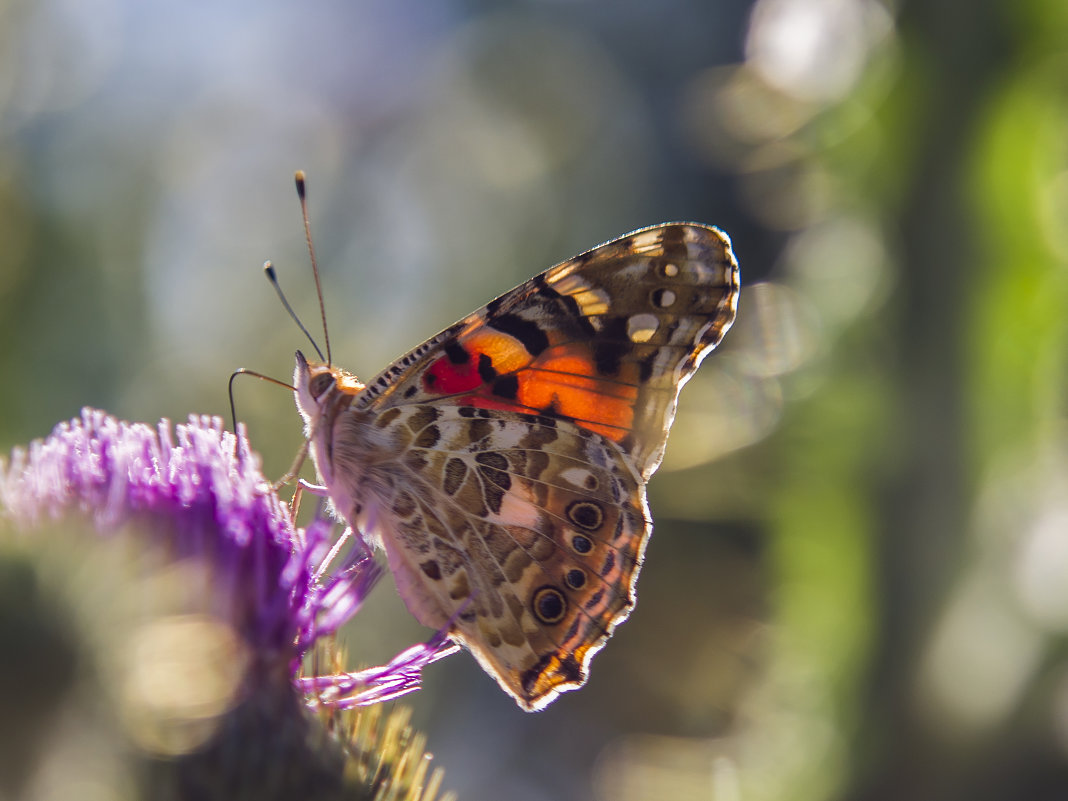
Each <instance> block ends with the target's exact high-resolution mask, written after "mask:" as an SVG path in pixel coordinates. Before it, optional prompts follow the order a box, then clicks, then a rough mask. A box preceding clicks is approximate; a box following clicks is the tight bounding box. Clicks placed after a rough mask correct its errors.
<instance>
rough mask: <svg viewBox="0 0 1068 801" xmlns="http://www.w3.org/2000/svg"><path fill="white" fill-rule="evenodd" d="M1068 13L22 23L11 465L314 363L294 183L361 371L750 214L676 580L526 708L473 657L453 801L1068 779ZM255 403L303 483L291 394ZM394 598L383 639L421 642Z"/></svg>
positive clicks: (470, 12) (490, 14) (215, 406)
mask: <svg viewBox="0 0 1068 801" xmlns="http://www.w3.org/2000/svg"><path fill="white" fill-rule="evenodd" d="M1065 9H1066V7H1065V5H1064V4H1063V3H1060V2H1055V1H1054V0H1025V2H1020V3H1009V2H1000V3H999V2H995V1H994V0H978V2H974V3H968V4H963V3H959V2H951V1H950V0H934V1H932V2H919V0H912V2H904V0H903V1H902V2H900V3H893V2H891V1H890V0H885V1H884V2H879V0H757V1H756V2H747V1H744V0H737V1H736V2H726V0H721V1H719V2H701V1H700V0H669V2H666V3H657V4H653V3H640V2H637V0H631V1H629V2H618V3H612V4H603V3H566V2H534V0H531V1H530V2H514V3H501V4H491V3H483V4H478V3H476V4H464V3H449V2H443V3H436V4H415V3H410V2H407V1H406V0H405V1H402V2H389V0H360V1H359V2H342V1H341V0H322V2H313V3H310V4H301V5H299V6H298V5H296V4H282V3H278V2H273V1H271V0H269V1H268V2H258V3H251V2H238V3H230V4H225V6H208V5H203V6H200V5H192V6H191V5H188V4H177V3H161V4H139V3H134V2H130V0H93V1H92V2H86V3H73V2H68V1H67V0H37V2H33V3H31V2H26V1H25V0H23V1H22V2H20V1H19V0H8V2H3V3H0V19H2V20H3V23H4V24H3V25H0V64H2V65H3V66H2V68H0V241H2V242H3V245H4V246H3V248H0V311H2V314H0V330H2V336H3V340H2V341H3V342H4V343H5V347H4V348H3V349H2V351H0V366H2V367H3V371H4V375H6V376H7V377H8V382H7V384H6V391H4V392H2V393H0V421H2V422H0V444H2V445H3V446H4V448H5V449H6V448H7V447H9V446H10V445H13V444H15V443H19V442H25V441H27V440H29V439H31V438H33V437H36V436H41V435H43V434H45V433H46V432H47V431H48V430H49V429H50V428H51V426H52V425H54V423H55V422H56V421H58V420H61V419H65V418H69V417H71V416H73V415H74V414H75V413H76V412H77V410H78V409H79V408H80V407H81V406H82V405H86V404H91V405H96V406H102V407H104V408H107V409H108V410H109V411H111V412H113V413H116V414H118V415H121V416H124V417H128V418H130V419H137V420H155V419H157V418H158V417H160V416H161V415H169V416H171V417H174V418H176V419H179V420H181V419H184V418H185V416H186V415H188V414H189V413H191V412H197V413H204V412H211V413H218V414H223V413H225V411H226V406H227V401H226V390H225V381H226V377H227V375H228V374H229V372H230V371H231V370H232V369H233V368H235V367H237V366H247V367H250V368H254V369H258V370H261V371H263V372H266V373H270V374H272V375H276V376H279V377H283V378H284V377H285V376H286V375H287V374H288V373H289V371H290V370H291V369H292V364H291V358H292V352H293V351H294V350H295V349H296V348H298V347H304V344H303V343H302V342H301V338H300V336H299V335H298V332H297V331H295V329H294V328H293V327H292V326H291V325H290V324H289V323H288V321H287V320H286V318H285V316H284V314H283V312H282V311H281V310H280V309H279V308H278V306H277V303H276V300H275V299H274V296H273V294H272V292H271V290H270V288H269V287H267V286H266V284H265V282H263V281H262V279H261V278H260V276H258V275H257V272H258V266H257V265H258V264H259V263H260V262H262V261H263V259H265V258H271V259H272V260H273V261H274V262H275V263H276V265H277V266H278V268H279V272H280V275H281V278H282V282H283V284H284V285H285V286H286V287H287V289H288V291H289V292H290V294H291V297H292V300H293V302H294V304H295V305H296V306H297V307H298V308H299V309H301V310H302V313H303V314H304V315H305V317H306V318H307V320H308V322H309V325H312V327H313V328H314V325H313V323H314V321H315V309H314V305H313V303H314V302H313V297H312V288H311V282H310V281H309V280H308V276H307V270H306V267H305V264H306V257H305V255H304V253H303V238H302V234H301V230H300V220H299V217H298V215H297V211H296V202H295V199H294V198H293V195H292V189H291V183H290V182H291V175H292V171H293V170H294V169H296V168H303V169H305V170H306V171H307V172H308V175H309V181H310V198H311V211H312V220H313V227H314V229H315V232H316V237H317V248H318V252H319V256H320V259H321V262H322V265H323V272H324V281H325V284H326V288H327V312H328V315H329V319H330V322H331V331H332V334H333V345H334V353H335V356H336V358H337V359H338V360H339V361H340V362H341V363H342V364H344V365H345V366H346V367H348V368H349V369H353V370H355V371H356V372H357V373H358V374H360V375H361V376H362V377H364V378H369V377H370V376H371V375H372V374H373V373H374V372H376V371H377V370H378V369H381V368H382V367H383V366H385V365H386V364H387V363H388V362H389V360H390V359H392V358H394V357H396V356H397V354H399V353H401V352H403V351H405V350H406V349H408V348H410V347H412V346H414V345H415V344H417V343H418V342H420V341H421V340H422V339H424V338H426V337H427V336H429V335H431V334H433V333H434V332H435V331H437V330H439V329H440V328H442V327H443V326H445V325H446V324H448V323H450V322H451V321H453V320H454V319H457V318H459V317H460V316H462V315H463V314H465V313H467V312H468V311H470V310H471V309H473V308H475V307H477V306H478V305H480V304H482V303H484V302H485V301H486V300H488V299H489V298H490V297H493V296H494V295H496V294H498V293H499V292H501V291H504V290H506V289H508V288H509V287H511V286H513V285H514V284H516V283H518V282H519V281H521V280H523V279H525V278H527V277H529V276H530V275H532V274H534V273H535V272H537V271H539V270H541V269H543V268H544V267H546V266H548V265H550V264H552V263H554V262H556V261H559V260H561V259H563V258H566V257H568V256H570V255H572V254H574V253H577V252H579V251H581V250H584V249H586V248H588V247H590V246H592V245H594V244H595V243H597V242H600V241H603V240H606V239H608V238H610V237H613V236H615V235H618V234H620V233H623V232H624V231H627V230H630V229H632V228H636V227H639V226H641V225H646V224H651V223H654V222H658V221H662V220H668V219H683V218H686V219H697V220H701V221H704V222H710V223H713V224H717V225H720V226H722V227H723V228H724V229H726V230H727V231H728V232H729V233H730V234H731V236H732V238H733V240H734V246H735V250H736V252H737V253H738V255H739V259H740V262H741V265H742V276H743V282H744V288H743V294H742V299H741V309H740V315H739V320H738V323H737V325H736V327H735V329H734V330H733V331H732V332H731V333H730V334H729V335H728V337H727V340H726V342H725V344H724V346H723V348H722V349H721V351H720V352H718V353H716V354H713V356H712V357H710V358H709V360H708V361H707V362H706V363H705V366H704V367H703V368H702V371H701V373H700V374H699V375H698V376H697V377H696V378H695V379H694V381H692V382H691V384H690V385H689V386H688V387H687V388H686V390H685V391H684V392H683V395H682V403H681V407H680V412H679V418H678V420H677V421H676V427H675V433H674V436H673V438H672V441H671V444H670V445H669V448H668V455H667V460H666V462H665V464H664V466H663V468H662V470H661V472H660V473H659V474H658V475H657V477H656V478H655V479H654V481H653V483H652V485H651V488H650V495H651V499H650V500H651V506H652V509H653V513H654V516H655V518H656V520H657V529H656V534H655V536H654V538H653V540H652V543H651V546H650V549H649V552H648V563H647V565H646V568H645V570H644V572H643V576H642V579H641V582H640V597H641V602H640V603H639V605H638V608H637V610H636V612H635V614H634V616H633V618H632V619H631V621H629V622H628V623H627V624H626V625H625V626H623V627H622V628H621V629H620V631H619V632H618V633H617V635H616V636H615V637H614V638H613V640H612V642H611V643H610V644H609V646H608V647H607V648H606V649H605V650H604V652H603V653H602V654H601V655H600V656H599V657H598V658H597V660H596V661H595V663H594V666H593V671H592V679H591V681H590V683H589V685H588V686H587V687H586V688H584V689H583V690H582V691H580V692H578V693H574V694H571V695H568V696H565V697H563V698H562V699H561V700H559V701H558V702H556V703H555V704H554V705H553V706H552V707H550V708H549V709H548V710H547V711H545V712H544V713H540V714H538V715H535V716H529V715H524V714H522V713H520V712H518V711H517V710H516V709H515V707H514V705H513V704H512V702H511V701H510V700H509V699H507V698H505V697H503V696H502V694H500V693H499V692H498V690H497V689H496V688H495V687H494V686H493V684H492V682H491V681H489V680H488V679H487V678H486V677H484V676H483V675H482V674H481V673H480V671H479V670H478V668H477V667H476V666H475V665H474V662H473V660H471V659H469V658H467V657H466V656H458V657H455V658H453V659H451V660H448V661H447V662H446V663H443V664H441V665H436V666H435V668H434V669H433V670H432V671H431V675H430V676H429V677H428V684H427V687H426V689H425V690H424V691H423V692H421V693H420V694H418V696H416V697H415V701H414V704H415V707H416V711H415V722H416V726H417V727H418V728H421V729H423V730H425V731H426V732H427V733H428V736H429V748H430V749H431V750H433V751H434V752H435V755H436V761H435V763H436V764H441V765H443V766H445V768H446V777H447V778H446V786H447V787H449V788H451V789H454V790H456V791H457V792H458V795H459V796H460V797H461V798H465V799H472V800H477V799H498V798H508V799H516V801H526V800H527V799H543V798H552V799H589V798H598V799H609V798H611V799H624V800H625V801H630V800H631V799H635V800H636V799H660V798H674V799H686V798H709V797H712V798H715V799H735V798H747V799H778V798H790V799H795V800H796V799H801V800H802V801H803V800H804V799H828V798H850V799H864V801H868V799H884V798H885V799H897V798H909V799H969V801H974V800H975V799H1016V798H1029V799H1036V798H1059V797H1063V796H1064V792H1065V788H1066V787H1068V757H1066V754H1068V670H1066V668H1068V662H1066V659H1065V647H1064V645H1065V629H1066V626H1068V500H1066V499H1068V492H1066V491H1065V482H1066V479H1068V463H1066V459H1065V440H1066V432H1065V413H1066V408H1065V397H1066V395H1065V380H1066V375H1065V371H1066V366H1068V352H1066V347H1068V342H1066V333H1068V331H1066V327H1068V324H1066V319H1068V316H1066V315H1065V314H1064V312H1063V310H1064V309H1065V308H1068V277H1066V276H1068V273H1066V265H1068V137H1066V136H1065V132H1066V131H1068V11H1066V10H1065ZM16 379H17V380H16ZM237 402H238V410H239V415H240V416H241V418H242V419H244V420H246V421H248V424H249V427H250V432H251V437H252V440H253V443H254V444H255V445H256V446H257V447H258V448H259V449H261V450H262V452H263V453H264V456H265V460H266V464H267V472H268V473H269V474H276V475H277V474H281V473H283V472H284V471H285V469H286V467H287V466H288V463H289V461H290V459H291V458H292V454H293V453H294V452H295V451H296V449H297V447H298V446H299V441H300V439H299V438H300V428H299V425H298V422H297V417H296V415H295V414H294V413H293V411H292V409H291V406H290V405H289V404H290V399H289V398H288V397H287V396H286V395H285V393H284V392H279V391H277V390H275V389H273V388H271V387H269V386H267V385H262V386H260V385H257V384H256V383H255V382H252V381H249V382H247V383H245V384H240V383H239V385H238V392H237ZM378 596H379V597H377V598H375V599H374V603H372V604H371V606H370V608H369V609H368V610H367V611H366V613H361V620H360V621H358V624H357V626H356V627H355V629H354V630H353V632H352V633H351V638H350V643H349V649H350V651H351V652H352V654H353V656H354V658H355V659H359V660H361V661H364V662H370V663H373V662H381V661H384V660H385V659H388V658H389V656H390V655H391V654H392V653H395V652H396V651H398V650H400V649H401V648H403V647H405V646H406V645H408V644H410V643H411V642H414V641H416V640H418V639H422V638H423V637H424V636H425V634H424V632H423V631H422V630H421V629H420V628H419V627H418V626H416V625H415V624H414V623H413V622H412V621H411V620H410V618H409V617H408V616H407V614H406V613H405V611H404V610H403V607H402V605H401V604H400V602H399V600H398V599H396V598H395V597H392V596H391V594H390V592H389V591H388V590H383V591H382V592H380V593H378ZM5 619H6V618H5ZM0 641H5V638H0ZM12 657H13V658H17V655H8V654H5V661H7V660H8V659H9V658H12Z"/></svg>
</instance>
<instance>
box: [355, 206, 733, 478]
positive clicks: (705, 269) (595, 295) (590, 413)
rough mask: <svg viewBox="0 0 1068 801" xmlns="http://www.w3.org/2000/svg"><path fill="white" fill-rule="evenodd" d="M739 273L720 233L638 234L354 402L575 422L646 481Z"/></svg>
mask: <svg viewBox="0 0 1068 801" xmlns="http://www.w3.org/2000/svg"><path fill="white" fill-rule="evenodd" d="M738 291H739V276H738V264H737V262H736V261H735V258H734V254H733V253H732V252H731V247H730V241H729V240H728V239H727V236H726V235H725V234H724V233H723V232H721V231H720V230H719V229H717V228H713V227H711V226H706V225H698V224H695V223H668V224H665V225H658V226H653V227H651V228H644V229H642V230H639V231H635V232H633V233H631V234H627V235H626V236H623V237H620V238H619V239H615V240H613V241H611V242H608V243H606V244H604V245H601V246H600V247H597V248H594V249H593V250H590V251H588V252H586V253H583V254H582V255H580V256H576V257H575V258H573V259H570V260H568V261H565V262H563V263H561V264H558V265H557V266H555V267H553V268H551V269H549V270H547V271H546V272H544V273H542V274H541V275H538V276H536V277H535V278H532V279H531V280H530V281H527V282H526V283H525V284H523V285H521V286H519V287H517V288H516V289H513V290H512V291H511V292H508V293H506V294H504V295H502V296H501V297H499V298H497V299H496V300H494V301H492V302H491V303H489V304H488V305H487V306H485V307H484V308H482V309H480V310H478V311H476V312H474V313H473V314H471V315H469V316H468V317H466V318H465V319H463V320H461V321H460V322H458V323H456V324H455V325H452V326H450V327H449V328H447V329H445V330H444V331H442V332H441V333H440V334H438V335H437V336H435V337H433V338H432V339H430V340H429V341H428V342H426V343H424V344H423V345H421V346H419V347H418V348H416V349H415V350H414V351H412V352H411V353H408V354H407V355H405V356H404V357H402V358H401V359H398V360H397V361H396V362H395V363H394V364H393V365H392V366H390V367H389V368H387V369H386V370H385V371H383V372H382V373H381V374H380V375H378V376H377V377H376V378H375V379H373V380H372V381H371V382H370V383H369V384H368V385H367V389H366V390H365V391H364V392H362V393H361V395H360V397H359V398H358V399H357V400H356V405H357V406H358V407H359V408H367V409H371V408H373V409H376V410H384V409H388V408H391V407H394V406H403V405H405V404H413V403H427V402H435V403H440V404H451V405H456V406H474V407H476V408H482V409H495V410H505V411H517V412H525V413H530V414H539V415H544V416H549V417H553V418H556V419H560V420H570V421H573V422H574V423H575V424H576V425H578V426H580V427H582V428H585V429H586V430H588V431H593V432H596V433H598V434H601V435H602V436H604V437H606V438H607V439H609V440H611V441H612V442H615V443H616V444H617V445H619V446H620V447H621V448H622V449H623V450H624V451H625V452H626V453H627V454H628V455H629V456H630V458H631V459H632V460H633V461H634V463H635V465H637V467H638V470H639V473H640V475H641V477H642V478H643V479H645V480H648V478H649V476H651V475H652V473H653V472H654V471H655V470H656V468H657V467H658V466H659V464H660V460H661V458H662V457H663V452H664V443H665V441H666V439H667V431H668V428H669V426H670V425H671V421H672V420H673V419H674V416H675V407H676V403H677V400H678V394H679V390H680V389H681V388H682V385H683V384H685V383H686V381H688V380H689V378H690V376H692V375H693V373H694V371H695V370H696V369H697V367H698V365H700V363H701V360H702V359H703V358H704V356H705V355H706V354H707V353H708V352H709V351H710V350H712V348H714V347H715V346H716V345H718V344H719V342H720V340H721V339H722V338H723V335H724V334H725V333H726V332H727V329H728V328H730V326H731V323H732V322H733V321H734V315H735V312H736V309H737V303H738Z"/></svg>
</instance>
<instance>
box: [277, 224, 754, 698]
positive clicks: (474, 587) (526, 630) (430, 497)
mask: <svg viewBox="0 0 1068 801" xmlns="http://www.w3.org/2000/svg"><path fill="white" fill-rule="evenodd" d="M738 282H739V278H738V267H737V264H736V262H735V260H734V256H733V254H732V253H731V249H730V243H729V241H728V240H727V238H726V236H725V235H724V234H722V233H721V232H720V231H719V230H717V229H715V228H711V227H709V226H703V225H697V224H690V223H673V224H666V225H661V226H655V227H652V228H646V229H643V230H640V231H636V232H634V233H632V234H628V235H627V236H624V237H621V238H620V239H617V240H614V241H612V242H609V243H607V244H605V245H601V246H600V247H598V248H594V249H593V250H591V251H589V252H587V253H584V254H582V255H580V256H577V257H575V258H574V259H571V260H569V261H566V262H563V263H562V264H559V265H557V266H556V267H553V268H551V269H550V270H547V271H546V272H544V273H542V274H541V275H539V276H537V277H535V278H533V279H532V280H530V281H528V282H527V283H525V284H523V285H522V286H520V287H518V288H516V289H514V290H512V291H511V292H508V293H506V294H504V295H502V296H501V297H499V298H498V299H496V300H494V301H493V302H491V303H489V304H488V305H487V306H485V307H484V308H482V309H480V310H479V311H477V312H475V313H474V314H472V315H470V316H469V317H467V318H465V319H464V320H462V321H460V322H459V323H456V324H455V325H453V326H450V327H449V328H447V329H446V330H445V331H443V332H442V333H440V334H438V335H437V336H436V337H433V338H432V339H430V340H429V341H428V342H426V343H424V344H423V345H421V346H419V347H418V348H416V349H415V350H414V351H412V352H410V353H409V354H407V355H406V356H404V357H402V358H401V359H399V360H398V361H397V362H395V363H394V364H393V365H392V366H390V367H389V368H388V369H387V370H385V371H384V372H383V373H382V374H380V375H379V376H377V377H376V378H375V379H373V380H372V381H371V383H370V384H368V386H367V388H366V389H362V391H358V390H354V389H352V386H353V385H352V384H349V385H347V388H346V386H345V385H344V382H345V381H348V380H350V377H348V376H347V374H344V373H343V372H342V371H340V370H337V369H336V368H329V367H325V366H319V367H314V368H305V370H304V374H303V375H302V373H301V367H300V365H299V364H298V375H297V386H298V389H301V390H302V391H299V392H298V405H299V406H300V408H301V411H302V413H303V414H304V416H305V419H306V420H307V421H308V432H309V436H310V438H311V452H312V455H313V458H314V459H315V461H316V465H317V467H318V468H319V472H320V475H321V476H323V478H324V483H326V485H327V486H328V488H329V490H330V493H331V497H332V498H333V500H334V503H335V507H336V508H337V510H338V512H339V513H340V514H341V515H342V516H343V517H345V519H346V520H347V521H348V522H349V523H350V524H352V525H354V526H361V525H362V526H363V527H364V528H374V529H375V530H374V531H366V532H365V533H366V534H369V535H372V536H376V537H377V539H378V541H379V542H380V544H381V545H382V546H383V547H384V549H385V551H386V553H387V556H388V559H389V562H390V566H391V568H392V570H393V572H394V575H395V577H396V580H397V585H398V588H399V589H400V591H401V594H402V596H403V597H404V599H405V602H406V603H407V605H408V608H409V609H410V610H411V611H412V613H413V614H414V615H415V616H416V618H417V619H419V620H420V621H421V622H422V623H424V624H426V625H429V626H435V627H440V626H444V625H451V626H452V631H453V634H454V636H455V637H456V638H457V639H459V640H460V641H461V642H463V643H464V644H465V645H466V646H467V647H468V648H469V649H470V650H471V651H472V652H473V653H474V654H475V656H476V657H477V658H478V660H479V662H480V664H482V666H483V667H484V668H485V669H486V670H487V672H489V673H490V674H491V675H493V676H494V677H495V678H496V679H497V681H498V682H499V683H500V685H501V686H502V687H503V688H504V689H505V690H506V691H507V692H509V693H510V694H511V695H512V696H513V697H515V698H516V700H517V701H518V702H519V704H520V705H521V706H523V707H524V708H526V709H538V708H541V707H543V706H544V705H545V704H547V703H549V702H550V701H551V700H552V699H553V698H555V697H556V695H557V694H558V693H559V692H561V691H564V690H568V689H574V688H575V687H578V686H581V684H582V683H583V682H584V681H585V678H586V673H587V669H588V665H589V661H590V659H591V658H592V656H593V654H594V653H596V651H597V650H598V649H599V648H600V647H601V646H602V645H603V644H604V642H605V640H606V639H607V638H608V636H609V635H610V634H611V632H612V630H613V629H614V627H615V626H616V625H617V624H618V623H619V622H621V621H622V620H623V619H625V618H626V616H627V614H628V613H629V611H630V608H631V607H632V606H633V603H634V589H633V586H634V580H635V579H636V577H637V572H638V569H639V567H640V565H641V560H642V554H643V552H644V549H645V543H646V541H647V539H648V535H649V532H650V530H651V520H650V519H649V514H648V510H647V507H646V502H645V482H646V481H647V480H648V478H649V476H650V475H651V474H652V473H653V471H655V469H656V467H657V466H658V465H659V463H660V459H661V457H662V455H663V450H664V443H665V441H666V438H667V431H668V427H669V426H670V424H671V421H672V419H673V417H674V414H675V405H676V401H677V398H678V392H679V389H680V388H681V386H682V385H683V384H684V383H685V382H686V381H687V380H688V379H689V377H690V376H691V375H692V374H693V372H694V371H695V370H696V369H697V367H698V365H699V364H700V362H701V359H702V358H703V357H704V355H705V354H706V353H707V352H708V351H709V350H711V349H712V348H714V347H715V346H716V345H717V344H718V343H719V341H720V340H721V339H722V337H723V335H724V333H725V332H726V331H727V329H728V328H729V327H730V325H731V323H732V322H733V319H734V315H735V310H736V307H737V298H738ZM323 371H326V372H328V373H329V374H330V375H332V376H334V377H335V379H336V384H337V389H336V390H335V391H331V392H327V393H325V394H323V395H322V396H318V397H316V396H314V395H313V393H311V392H309V391H308V390H307V389H303V388H304V387H307V386H308V385H309V384H310V382H311V381H312V380H314V377H315V375H316V374H321V373H322V372H323Z"/></svg>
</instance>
